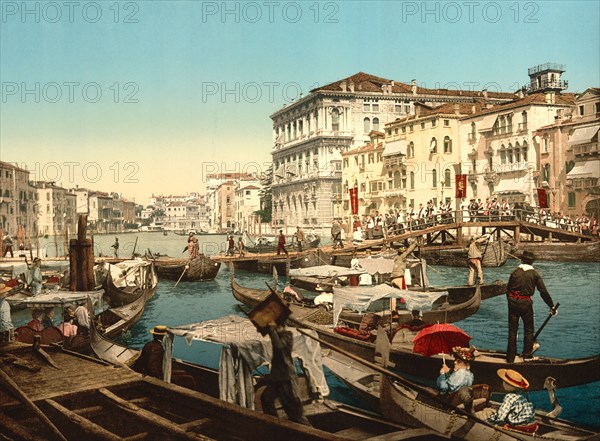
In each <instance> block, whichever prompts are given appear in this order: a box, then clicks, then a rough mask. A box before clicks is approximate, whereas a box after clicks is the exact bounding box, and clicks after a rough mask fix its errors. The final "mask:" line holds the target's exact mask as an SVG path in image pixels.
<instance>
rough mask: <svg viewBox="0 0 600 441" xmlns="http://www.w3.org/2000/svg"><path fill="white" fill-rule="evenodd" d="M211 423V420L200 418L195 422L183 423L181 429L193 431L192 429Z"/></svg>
mask: <svg viewBox="0 0 600 441" xmlns="http://www.w3.org/2000/svg"><path fill="white" fill-rule="evenodd" d="M210 421H212V420H211V419H210V418H200V419H197V420H194V421H189V422H187V423H183V424H180V425H179V427H181V428H182V429H186V430H187V429H191V428H192V427H196V428H198V427H201V426H204V425H206V424H207V423H209V422H210Z"/></svg>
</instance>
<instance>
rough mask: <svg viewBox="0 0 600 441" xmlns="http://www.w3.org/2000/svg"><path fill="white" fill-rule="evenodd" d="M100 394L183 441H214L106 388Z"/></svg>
mask: <svg viewBox="0 0 600 441" xmlns="http://www.w3.org/2000/svg"><path fill="white" fill-rule="evenodd" d="M98 392H100V393H101V394H102V395H103V396H104V397H106V398H107V399H108V400H109V401H110V402H111V403H113V404H115V405H116V406H118V407H119V408H120V409H121V410H123V411H124V412H126V413H128V414H129V415H131V416H132V417H134V418H137V419H140V420H142V421H144V422H145V423H148V424H150V425H152V426H155V427H158V428H160V429H162V430H166V431H168V432H171V433H174V434H175V435H177V436H178V437H181V438H183V439H188V440H193V441H212V438H209V437H207V436H204V435H200V434H197V433H191V432H188V431H187V430H185V429H183V428H181V427H180V426H179V425H178V424H175V423H173V421H170V420H167V419H166V418H163V417H161V416H160V415H157V414H155V413H153V412H149V411H147V410H145V409H142V408H141V407H138V406H136V405H135V404H133V403H130V402H129V401H126V400H124V399H122V398H120V397H118V396H117V395H115V394H113V393H112V392H111V391H109V390H108V389H106V388H104V387H103V388H101V389H99V390H98Z"/></svg>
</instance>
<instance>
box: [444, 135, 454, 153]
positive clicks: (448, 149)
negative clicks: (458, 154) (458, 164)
mask: <svg viewBox="0 0 600 441" xmlns="http://www.w3.org/2000/svg"><path fill="white" fill-rule="evenodd" d="M444 153H452V140H451V139H450V137H449V136H444Z"/></svg>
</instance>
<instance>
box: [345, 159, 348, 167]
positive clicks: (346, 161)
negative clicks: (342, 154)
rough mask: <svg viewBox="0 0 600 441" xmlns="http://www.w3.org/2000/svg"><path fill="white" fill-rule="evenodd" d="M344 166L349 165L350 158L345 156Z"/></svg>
mask: <svg viewBox="0 0 600 441" xmlns="http://www.w3.org/2000/svg"><path fill="white" fill-rule="evenodd" d="M344 167H348V158H344Z"/></svg>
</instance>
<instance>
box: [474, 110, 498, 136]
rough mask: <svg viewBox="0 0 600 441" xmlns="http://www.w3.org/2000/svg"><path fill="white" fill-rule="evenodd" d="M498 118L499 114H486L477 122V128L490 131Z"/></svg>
mask: <svg viewBox="0 0 600 441" xmlns="http://www.w3.org/2000/svg"><path fill="white" fill-rule="evenodd" d="M497 118H498V115H497V114H495V113H494V114H492V115H488V116H484V117H483V120H482V121H481V122H478V123H475V130H477V131H478V132H489V131H490V130H492V127H494V123H495V122H496V119H497Z"/></svg>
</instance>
